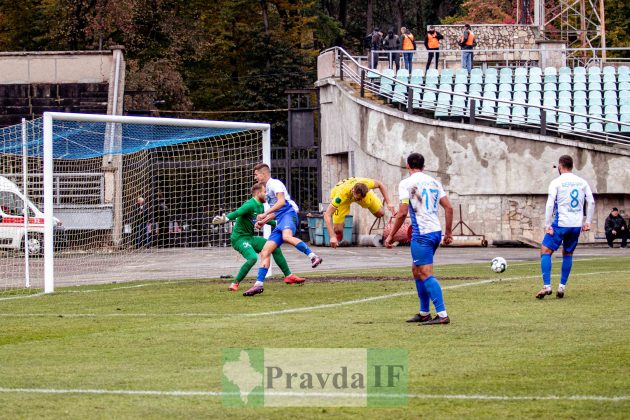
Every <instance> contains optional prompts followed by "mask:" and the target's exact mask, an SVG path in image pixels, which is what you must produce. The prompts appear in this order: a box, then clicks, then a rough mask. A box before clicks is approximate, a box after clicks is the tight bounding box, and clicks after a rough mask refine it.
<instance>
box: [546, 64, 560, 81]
mask: <svg viewBox="0 0 630 420" xmlns="http://www.w3.org/2000/svg"><path fill="white" fill-rule="evenodd" d="M557 75H558V72H557V71H556V68H555V67H545V79H544V80H545V83H556V82H557V81H558V78H557Z"/></svg>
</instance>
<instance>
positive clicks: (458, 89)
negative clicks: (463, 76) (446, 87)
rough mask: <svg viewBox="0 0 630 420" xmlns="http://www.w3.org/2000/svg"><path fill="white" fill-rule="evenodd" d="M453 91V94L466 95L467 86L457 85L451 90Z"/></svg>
mask: <svg viewBox="0 0 630 420" xmlns="http://www.w3.org/2000/svg"><path fill="white" fill-rule="evenodd" d="M453 91H454V92H459V93H467V92H468V85H466V84H465V83H457V84H456V85H455V88H454V89H453ZM453 99H454V98H453Z"/></svg>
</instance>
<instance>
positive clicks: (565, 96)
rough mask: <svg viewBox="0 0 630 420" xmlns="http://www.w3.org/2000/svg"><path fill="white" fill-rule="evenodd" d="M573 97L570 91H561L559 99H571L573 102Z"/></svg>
mask: <svg viewBox="0 0 630 420" xmlns="http://www.w3.org/2000/svg"><path fill="white" fill-rule="evenodd" d="M572 97H573V95H572V94H571V92H570V91H568V90H560V91H558V99H569V100H571V98H572Z"/></svg>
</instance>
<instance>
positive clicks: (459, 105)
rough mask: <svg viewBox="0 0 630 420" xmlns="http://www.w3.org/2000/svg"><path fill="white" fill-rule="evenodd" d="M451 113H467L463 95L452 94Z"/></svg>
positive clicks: (464, 114)
mask: <svg viewBox="0 0 630 420" xmlns="http://www.w3.org/2000/svg"><path fill="white" fill-rule="evenodd" d="M451 115H453V116H456V117H463V116H466V115H468V104H467V102H466V98H465V97H463V96H457V95H454V96H453V106H452V108H451Z"/></svg>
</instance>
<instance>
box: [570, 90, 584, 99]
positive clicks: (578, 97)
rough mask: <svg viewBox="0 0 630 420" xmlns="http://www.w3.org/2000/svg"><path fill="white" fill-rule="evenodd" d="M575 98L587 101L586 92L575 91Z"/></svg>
mask: <svg viewBox="0 0 630 420" xmlns="http://www.w3.org/2000/svg"><path fill="white" fill-rule="evenodd" d="M573 98H574V99H586V98H587V96H586V92H585V91H583V90H578V91H575V92H573Z"/></svg>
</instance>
